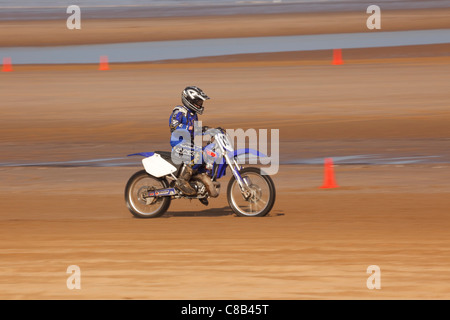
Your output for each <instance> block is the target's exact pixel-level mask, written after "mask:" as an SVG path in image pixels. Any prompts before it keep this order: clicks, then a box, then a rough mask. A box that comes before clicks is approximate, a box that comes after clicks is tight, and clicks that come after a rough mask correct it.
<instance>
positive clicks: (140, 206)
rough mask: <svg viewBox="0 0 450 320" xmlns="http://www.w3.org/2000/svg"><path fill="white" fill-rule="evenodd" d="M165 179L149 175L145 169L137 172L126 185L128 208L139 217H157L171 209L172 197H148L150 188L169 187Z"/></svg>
mask: <svg viewBox="0 0 450 320" xmlns="http://www.w3.org/2000/svg"><path fill="white" fill-rule="evenodd" d="M168 187H169V184H168V183H167V181H166V180H165V179H158V178H155V177H153V176H151V175H149V174H148V173H147V172H146V171H145V170H141V171H138V172H136V173H135V174H134V175H133V176H131V178H130V179H129V180H128V182H127V185H126V187H125V202H126V204H127V207H128V210H130V212H131V213H132V214H133V215H134V216H135V217H137V218H144V219H148V218H156V217H160V216H162V215H163V214H164V213H165V212H166V211H167V209H169V206H170V202H171V199H170V197H159V198H146V197H145V195H146V194H147V193H148V191H149V190H156V189H164V188H168Z"/></svg>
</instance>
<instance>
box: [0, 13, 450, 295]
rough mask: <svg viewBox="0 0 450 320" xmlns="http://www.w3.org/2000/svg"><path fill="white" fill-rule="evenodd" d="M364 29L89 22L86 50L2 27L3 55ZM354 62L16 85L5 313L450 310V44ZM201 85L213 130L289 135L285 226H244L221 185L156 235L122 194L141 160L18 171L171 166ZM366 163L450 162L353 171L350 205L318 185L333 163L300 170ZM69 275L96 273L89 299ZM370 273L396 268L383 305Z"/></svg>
mask: <svg viewBox="0 0 450 320" xmlns="http://www.w3.org/2000/svg"><path fill="white" fill-rule="evenodd" d="M391 14H392V17H394V16H395V17H397V18H401V19H405V20H403V21H412V22H411V23H403V22H402V20H401V19H400V20H397V19H392V20H391V19H390V17H391ZM417 15H419V16H417ZM331 16H332V17H333V18H332V19H330V17H331ZM414 17H420V19H419V18H416V19H415V18H414ZM447 17H448V12H446V11H445V10H435V11H433V10H423V11H420V12H419V11H405V12H393V13H389V12H386V18H385V19H386V20H383V21H384V22H383V30H384V31H387V30H404V29H402V28H405V29H408V30H410V29H411V30H412V29H426V28H430V29H433V28H448V18H447ZM360 18H361V19H362V20H361V21H359V20H360ZM308 19H309V20H308ZM365 19H366V15H364V14H362V17H361V14H360V15H357V14H355V13H339V14H338V13H330V14H319V13H317V14H308V15H305V16H302V17H301V19H300V16H298V15H294V14H293V15H276V16H267V17H266V16H256V15H255V16H252V17H241V16H236V17H220V18H211V17H201V18H198V19H197V20H196V21H195V22H192V20H190V19H177V23H178V24H175V25H174V24H173V23H174V21H173V20H171V19H169V18H167V19H163V18H161V19H152V20H151V21H143V20H134V21H130V20H118V21H113V23H112V24H111V25H113V27H112V28H111V26H109V24H108V26H106V24H105V22H102V21H86V22H85V24H83V29H82V30H83V31H82V33H79V35H75V36H73V37H70V38H67V37H66V36H65V34H67V32H69V31H68V30H59V29H58V30H57V29H54V28H53V26H54V24H56V23H61V22H58V21H40V22H1V23H0V26H1V28H0V33H1V34H2V37H1V38H2V39H3V40H2V42H1V46H18V45H29V46H31V45H64V44H81V43H84V44H88V43H104V42H122V41H125V42H126V41H144V40H145V41H150V40H162V39H171V40H172V39H183V37H185V33H180V32H179V29H178V28H182V29H183V30H190V31H192V32H189V34H192V33H195V36H196V37H198V38H208V37H235V36H237V35H245V36H263V35H264V36H266V35H290V34H312V33H332V32H363V31H365V30H362V29H361V28H365ZM383 19H384V18H383ZM200 21H201V22H202V23H200ZM338 21H341V22H342V21H345V22H346V23H342V24H341V23H338ZM111 22H112V21H110V23H111ZM328 22H329V23H328ZM314 23H316V24H314ZM361 23H362V25H361ZM204 24H207V25H208V26H209V28H203V27H202V25H204ZM337 24H339V27H336V26H337ZM168 25H170V26H171V28H168V27H167V26H168ZM5 26H8V28H5ZM262 26H264V27H262ZM5 30H6V31H5ZM44 30H46V32H43V31H44ZM145 30H147V31H145ZM195 30H196V32H193V31H195ZM243 30H245V32H244V31H243ZM197 31H198V32H197ZM5 32H8V34H10V35H11V36H10V37H4V35H5ZM74 34H75V33H74ZM343 58H344V62H345V63H344V65H339V66H335V65H332V64H331V59H332V53H331V52H325V51H321V52H308V53H298V52H297V53H296V52H290V53H277V54H259V55H237V56H228V57H218V58H199V59H188V60H183V61H164V62H157V63H133V64H113V65H111V66H110V67H111V68H110V70H108V71H99V70H98V66H97V65H76V66H75V65H63V66H45V65H41V66H27V65H23V66H13V67H14V71H13V72H9V73H0V84H1V87H2V104H1V106H0V110H1V114H2V117H1V119H0V150H1V151H2V152H1V154H2V156H1V160H0V163H1V164H16V165H13V166H4V165H3V166H0V181H1V183H0V220H1V222H0V238H1V241H0V256H1V259H0V298H1V299H155V300H156V299H294V300H297V299H299V300H300V299H448V298H449V292H450V284H449V283H450V282H449V280H450V270H449V268H448V265H449V258H448V257H449V256H450V255H449V250H450V245H449V244H450V242H449V240H450V236H449V233H448V229H449V223H450V220H449V219H448V207H449V205H450V197H449V195H450V185H449V183H448V181H449V178H450V171H449V168H450V165H449V162H448V159H450V155H449V153H450V152H449V150H450V148H449V147H450V127H449V126H448V123H450V111H449V108H448V102H449V101H450V93H449V91H448V84H449V80H450V76H449V74H450V64H449V62H450V60H449V59H450V58H449V45H435V46H412V47H408V48H406V47H405V48H379V49H373V50H368V49H354V50H348V51H345V50H344V51H343ZM189 84H195V85H198V86H199V87H201V88H202V89H204V90H205V92H207V94H208V95H209V96H210V97H211V100H210V101H208V104H207V106H206V111H205V114H204V115H203V116H202V120H203V122H204V124H207V125H211V126H219V125H220V126H222V127H225V128H243V129H247V128H256V129H259V128H261V129H279V130H280V159H281V160H282V162H283V163H284V164H282V165H281V166H280V169H279V172H278V174H276V175H274V176H273V179H274V182H275V184H276V187H277V200H276V203H275V206H274V208H273V210H272V212H271V213H270V214H269V216H267V217H264V218H238V217H236V216H235V215H234V214H233V213H232V211H231V210H230V209H229V207H228V204H227V201H226V194H225V192H224V191H225V188H222V194H221V195H220V196H219V198H217V199H215V200H212V201H211V203H210V205H209V206H208V207H205V206H203V205H201V204H200V203H199V202H198V201H192V202H190V201H188V200H180V201H173V202H172V205H171V207H170V209H169V211H168V212H167V213H166V214H165V215H164V216H163V217H161V218H158V219H147V220H140V219H136V218H133V217H132V215H131V214H130V213H129V212H128V211H127V208H126V205H125V202H124V196H123V191H124V188H125V184H126V182H127V180H128V178H129V177H130V176H131V175H132V174H133V173H134V172H136V171H138V170H140V167H139V166H138V163H137V165H136V166H125V167H87V166H43V165H40V166H39V165H38V166H31V167H27V166H23V165H22V166H21V165H20V164H27V163H28V164H30V163H36V162H46V161H47V162H48V161H72V160H87V159H99V158H116V157H125V156H126V155H127V154H130V153H134V152H141V151H153V150H168V149H169V129H168V127H167V121H168V117H169V115H170V112H171V110H172V108H173V107H174V106H175V105H176V104H178V103H180V101H179V100H180V92H181V90H182V89H183V88H184V87H185V86H186V85H189ZM364 154H383V155H389V156H390V157H392V158H394V157H406V156H437V157H438V158H437V160H435V161H434V162H423V163H415V164H388V165H364V164H357V165H336V166H335V168H334V169H335V174H336V180H337V183H338V184H339V188H336V189H320V188H319V187H320V186H321V185H322V183H323V166H322V165H292V164H287V163H289V161H293V160H296V159H297V160H298V159H304V158H325V157H336V156H348V155H364ZM229 177H230V174H229V173H227V176H226V177H225V179H224V180H223V181H222V185H223V186H226V184H227V182H228V179H229ZM70 265H78V266H79V267H80V269H81V277H82V278H81V279H82V280H81V283H82V284H81V286H82V287H81V289H80V290H69V289H68V288H67V286H66V280H67V278H68V276H69V275H68V274H67V273H66V270H67V267H68V266H70ZM370 265H377V266H379V267H380V270H381V289H379V290H377V289H374V290H370V289H368V288H367V286H366V280H367V278H368V277H369V274H367V272H366V271H367V268H368V266H370Z"/></svg>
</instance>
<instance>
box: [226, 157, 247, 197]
mask: <svg viewBox="0 0 450 320" xmlns="http://www.w3.org/2000/svg"><path fill="white" fill-rule="evenodd" d="M224 157H225V159H226V160H227V163H229V164H230V168H231V172H233V175H234V177H235V178H236V181H237V182H238V185H239V189H241V192H242V195H243V196H244V198H245V199H247V198H248V197H250V195H251V191H250V187H249V185H248V181H246V179H244V178H242V177H241V174H240V173H239V171H240V170H241V168H242V167H241V166H240V165H239V164H238V163H237V161H236V159H234V158H233V160H231V159H230V157H229V156H228V155H227V154H225V155H224ZM233 164H234V166H233Z"/></svg>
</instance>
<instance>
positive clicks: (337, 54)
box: [333, 49, 344, 66]
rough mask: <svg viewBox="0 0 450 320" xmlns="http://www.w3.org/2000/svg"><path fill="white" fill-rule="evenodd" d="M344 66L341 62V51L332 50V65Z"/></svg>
mask: <svg viewBox="0 0 450 320" xmlns="http://www.w3.org/2000/svg"><path fill="white" fill-rule="evenodd" d="M341 64H344V61H343V60H342V49H334V50H333V65H334V66H337V65H341Z"/></svg>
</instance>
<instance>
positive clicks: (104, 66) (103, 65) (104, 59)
mask: <svg viewBox="0 0 450 320" xmlns="http://www.w3.org/2000/svg"><path fill="white" fill-rule="evenodd" d="M98 70H101V71H103V70H109V63H108V56H101V57H100V67H99V68H98Z"/></svg>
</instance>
